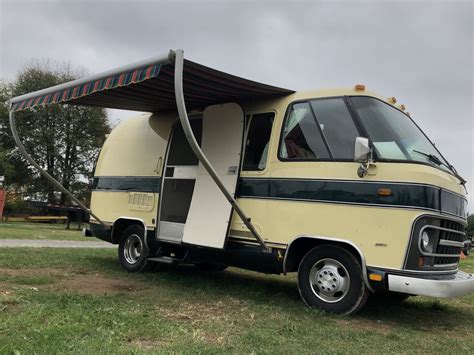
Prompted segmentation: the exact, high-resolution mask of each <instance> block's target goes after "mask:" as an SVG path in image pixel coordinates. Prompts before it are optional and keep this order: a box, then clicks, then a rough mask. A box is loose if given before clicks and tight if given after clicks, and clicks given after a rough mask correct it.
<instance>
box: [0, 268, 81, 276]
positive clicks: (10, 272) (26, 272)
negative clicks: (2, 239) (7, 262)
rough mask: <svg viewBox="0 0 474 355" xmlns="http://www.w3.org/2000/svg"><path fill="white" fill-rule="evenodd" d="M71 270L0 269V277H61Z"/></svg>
mask: <svg viewBox="0 0 474 355" xmlns="http://www.w3.org/2000/svg"><path fill="white" fill-rule="evenodd" d="M72 272H73V270H67V269H55V268H39V269H28V268H25V269H6V268H0V275H7V276H61V275H67V274H69V273H72Z"/></svg>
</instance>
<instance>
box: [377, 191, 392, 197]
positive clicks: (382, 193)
mask: <svg viewBox="0 0 474 355" xmlns="http://www.w3.org/2000/svg"><path fill="white" fill-rule="evenodd" d="M377 195H379V196H391V195H392V190H391V189H378V190H377Z"/></svg>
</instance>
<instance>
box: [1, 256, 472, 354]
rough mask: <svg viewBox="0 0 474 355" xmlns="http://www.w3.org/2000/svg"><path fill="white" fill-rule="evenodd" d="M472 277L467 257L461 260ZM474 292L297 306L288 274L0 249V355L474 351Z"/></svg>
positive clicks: (111, 257)
mask: <svg viewBox="0 0 474 355" xmlns="http://www.w3.org/2000/svg"><path fill="white" fill-rule="evenodd" d="M462 267H463V269H464V270H466V271H470V272H472V271H474V259H466V260H464V261H463V265H462ZM473 325H474V295H471V296H467V297H463V298H460V299H452V300H435V299H430V298H425V297H413V298H410V299H409V300H408V301H407V302H405V303H403V304H401V305H390V304H387V303H383V302H380V301H375V300H372V301H371V302H369V304H368V305H367V306H366V307H365V308H364V310H363V311H362V312H361V313H359V314H357V315H356V316H353V317H338V316H332V315H327V314H324V313H322V312H318V311H314V310H309V309H307V308H306V307H304V305H303V303H302V301H301V300H300V298H299V295H298V291H297V288H296V284H295V278H294V277H293V276H289V277H283V276H268V275H263V274H258V273H253V272H248V271H242V270H238V269H233V268H231V269H228V270H227V271H224V272H220V273H204V272H198V271H195V270H194V269H193V268H191V267H176V268H168V269H167V270H163V271H161V272H158V273H148V274H127V273H125V272H123V271H122V270H121V268H120V266H119V265H118V262H117V260H116V251H115V250H114V249H108V250H106V249H89V250H86V249H74V250H71V249H16V248H11V249H10V248H8V249H0V353H2V354H3V353H11V352H15V351H18V352H20V353H32V352H36V353H63V352H73V353H77V352H82V353H92V352H100V353H103V352H121V353H143V352H177V353H190V352H205V353H220V352H232V353H315V352H318V353H347V352H351V353H353V352H359V353H361V352H363V353H367V352H369V353H375V352H377V353H379V352H397V353H407V352H409V353H413V352H422V353H433V352H436V353H444V352H449V353H473V352H474V345H473V343H472V327H473Z"/></svg>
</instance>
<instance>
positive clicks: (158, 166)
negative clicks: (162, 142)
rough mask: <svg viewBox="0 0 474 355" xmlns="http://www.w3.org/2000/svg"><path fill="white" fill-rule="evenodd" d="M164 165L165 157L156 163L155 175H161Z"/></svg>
mask: <svg viewBox="0 0 474 355" xmlns="http://www.w3.org/2000/svg"><path fill="white" fill-rule="evenodd" d="M162 165H163V157H161V156H159V157H158V161H157V162H156V168H155V173H157V174H160V173H161V167H162Z"/></svg>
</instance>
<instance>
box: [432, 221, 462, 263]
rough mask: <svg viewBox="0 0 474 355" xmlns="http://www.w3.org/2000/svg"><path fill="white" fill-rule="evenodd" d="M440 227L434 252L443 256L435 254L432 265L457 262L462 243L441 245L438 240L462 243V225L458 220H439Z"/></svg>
mask: <svg viewBox="0 0 474 355" xmlns="http://www.w3.org/2000/svg"><path fill="white" fill-rule="evenodd" d="M440 227H441V228H443V229H440V230H439V237H438V246H437V248H436V254H438V255H444V256H435V258H434V266H440V265H450V264H457V263H458V262H459V255H460V254H461V250H462V245H459V246H452V245H442V244H441V243H440V241H441V240H447V241H451V242H458V243H461V244H462V243H464V236H465V233H464V226H463V225H462V224H461V223H459V222H455V221H449V220H441V223H440ZM447 255H456V256H447Z"/></svg>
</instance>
